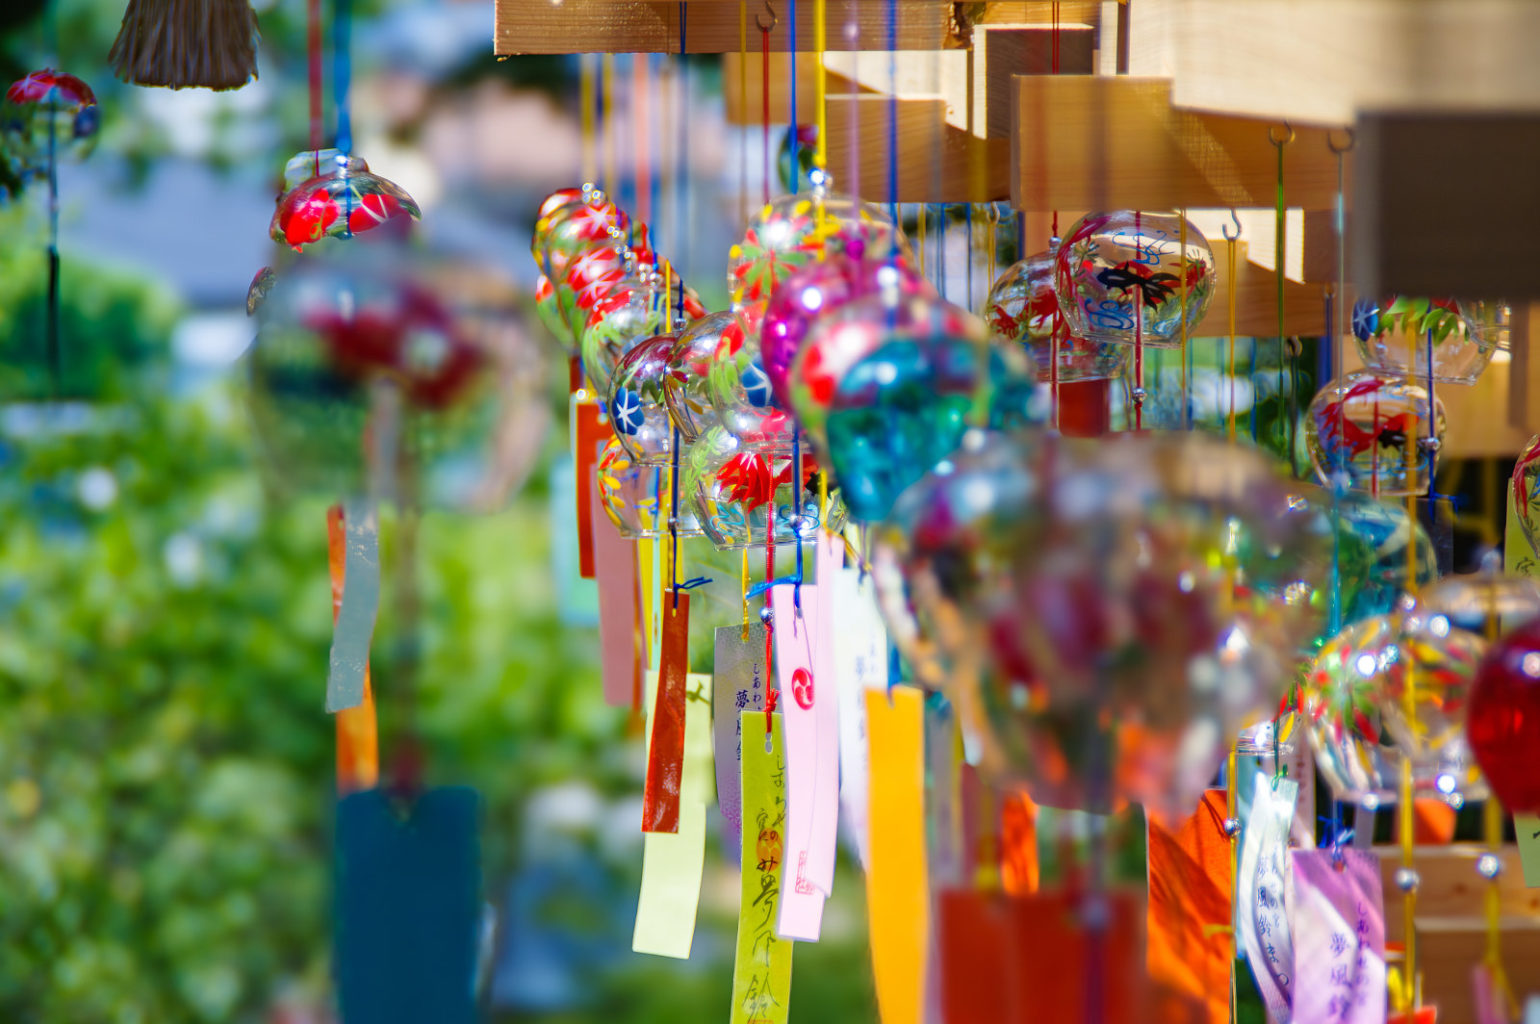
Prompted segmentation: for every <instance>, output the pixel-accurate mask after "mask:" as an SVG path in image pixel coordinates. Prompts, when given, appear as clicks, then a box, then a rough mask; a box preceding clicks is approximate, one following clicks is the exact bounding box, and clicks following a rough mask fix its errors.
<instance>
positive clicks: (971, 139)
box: [829, 95, 1010, 203]
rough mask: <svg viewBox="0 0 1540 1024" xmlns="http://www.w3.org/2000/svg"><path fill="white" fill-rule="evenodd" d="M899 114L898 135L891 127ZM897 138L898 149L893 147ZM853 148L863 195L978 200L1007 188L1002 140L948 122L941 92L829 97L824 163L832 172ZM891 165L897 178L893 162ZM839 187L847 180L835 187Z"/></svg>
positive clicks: (991, 198)
mask: <svg viewBox="0 0 1540 1024" xmlns="http://www.w3.org/2000/svg"><path fill="white" fill-rule="evenodd" d="M895 109H896V113H897V131H896V134H890V126H892V125H893V124H894V120H893V113H894V111H895ZM895 142H896V146H897V149H896V152H895V150H894V148H893V146H894V143H895ZM852 146H855V147H859V148H858V150H857V153H856V157H857V159H856V163H857V166H858V169H859V174H860V182H859V186H858V191H859V193H860V195H861V197H862V198H863V199H867V200H870V201H872V202H879V203H886V202H891V201H893V200H894V198H895V196H894V194H893V187H892V186H893V184H894V183H895V182H896V184H897V188H898V191H897V196H896V199H897V201H898V202H901V203H922V202H928V203H982V202H993V201H995V200H999V199H1004V198H1005V196H1006V195H1007V193H1008V192H1009V190H1010V181H1009V174H1008V172H1009V164H1008V162H1007V160H1006V154H1007V152H1008V144H1007V143H1006V142H1005V141H1004V140H999V139H988V140H986V139H980V138H977V137H975V136H973V135H970V134H969V133H967V132H965V131H961V130H959V129H957V128H954V127H952V126H951V125H949V124H947V123H946V102H945V101H944V100H941V99H939V98H933V99H914V100H899V101H897V102H896V103H894V102H892V101H891V100H889V99H888V97H886V96H875V95H873V96H865V95H863V96H857V97H856V98H855V102H853V103H852V102H850V98H849V97H845V98H843V99H841V100H840V101H838V102H831V103H830V104H829V165H830V166H831V167H832V168H834V171H835V173H836V174H837V175H838V174H839V173H840V172H841V171H842V169H843V168H845V167H847V166H848V165H849V164H850V162H851V158H850V152H851V147H852ZM895 164H896V167H897V174H896V178H895V177H890V174H891V169H892V168H893V167H894V166H895ZM841 187H842V188H844V187H846V186H841Z"/></svg>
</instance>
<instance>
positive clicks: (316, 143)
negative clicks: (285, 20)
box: [305, 0, 326, 175]
mask: <svg viewBox="0 0 1540 1024" xmlns="http://www.w3.org/2000/svg"><path fill="white" fill-rule="evenodd" d="M305 6H306V12H305V35H306V50H307V54H308V64H309V77H310V148H311V150H312V151H313V152H314V153H315V173H316V174H317V175H319V174H320V173H321V146H322V145H323V143H324V139H325V133H326V129H325V126H324V123H323V119H322V114H321V90H322V88H323V86H322V79H321V58H322V45H323V44H322V41H321V40H322V37H321V0H307V3H306V5H305Z"/></svg>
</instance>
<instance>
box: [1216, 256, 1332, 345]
mask: <svg viewBox="0 0 1540 1024" xmlns="http://www.w3.org/2000/svg"><path fill="white" fill-rule="evenodd" d="M1209 244H1210V245H1211V246H1213V249H1214V264H1215V270H1216V271H1217V272H1218V278H1219V280H1218V283H1217V285H1216V286H1215V288H1214V298H1213V301H1212V302H1210V303H1209V307H1208V312H1207V313H1206V314H1205V315H1204V317H1203V319H1202V320H1201V321H1200V322H1199V323H1198V326H1197V327H1195V328H1194V329H1193V330H1192V336H1193V337H1195V338H1198V337H1218V336H1221V335H1226V334H1229V333H1230V308H1229V302H1230V267H1229V260H1228V259H1227V256H1226V253H1225V247H1226V245H1227V244H1228V243H1226V242H1225V240H1224V239H1223V238H1211V239H1209ZM1235 249H1236V253H1235V276H1236V283H1237V291H1236V293H1235V333H1236V334H1237V335H1239V336H1241V337H1257V338H1275V337H1277V336H1278V278H1277V276H1276V275H1275V274H1274V273H1273V272H1272V271H1271V270H1268V269H1267V268H1266V267H1263V266H1259V265H1258V264H1256V263H1253V262H1252V261H1251V260H1250V259H1249V258H1248V254H1247V247H1246V243H1245V241H1244V240H1242V241H1239V242H1237V243H1235ZM1321 309H1322V306H1321V289H1320V287H1319V286H1317V285H1309V284H1303V283H1301V282H1299V281H1294V280H1291V279H1289V278H1287V277H1285V278H1284V280H1283V333H1284V336H1285V337H1295V336H1300V335H1303V336H1306V337H1311V336H1314V335H1318V334H1320V333H1321V324H1322V322H1323V320H1324V314H1323V313H1322V312H1321Z"/></svg>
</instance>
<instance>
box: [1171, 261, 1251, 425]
mask: <svg viewBox="0 0 1540 1024" xmlns="http://www.w3.org/2000/svg"><path fill="white" fill-rule="evenodd" d="M1227 241H1228V242H1229V243H1230V422H1229V429H1230V443H1231V444H1234V443H1235V374H1236V372H1237V371H1238V370H1239V369H1240V368H1239V367H1238V366H1237V365H1236V363H1235V286H1236V281H1235V239H1233V238H1230V239H1227ZM1183 323H1186V320H1185V319H1184V320H1183Z"/></svg>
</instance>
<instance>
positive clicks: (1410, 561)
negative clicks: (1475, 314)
mask: <svg viewBox="0 0 1540 1024" xmlns="http://www.w3.org/2000/svg"><path fill="white" fill-rule="evenodd" d="M1429 397H1430V398H1431V397H1432V396H1431V395H1430V396H1429ZM1406 462H1407V492H1408V493H1407V495H1406V518H1407V521H1408V522H1409V523H1410V529H1409V530H1408V531H1407V541H1406V592H1407V593H1408V594H1410V595H1411V596H1412V597H1413V598H1415V597H1416V596H1417V496H1416V494H1415V492H1416V490H1417V437H1416V436H1415V434H1414V435H1413V436H1410V437H1408V438H1407V440H1406ZM1401 713H1402V714H1403V715H1404V716H1405V717H1406V728H1407V731H1408V733H1409V734H1410V735H1412V736H1416V735H1417V659H1416V658H1407V659H1406V689H1405V690H1404V691H1403V692H1402V694H1401ZM1413 799H1414V798H1413V788H1412V758H1411V755H1410V754H1408V755H1405V756H1403V757H1402V758H1401V808H1400V810H1401V815H1400V817H1401V828H1400V831H1401V867H1402V868H1404V869H1406V870H1407V871H1411V870H1414V869H1413V867H1412V864H1413V861H1414V860H1415V848H1416V836H1415V831H1416V821H1417V815H1416V809H1415V806H1414V804H1413ZM1404 920H1405V921H1406V963H1405V971H1404V976H1403V979H1402V983H1403V989H1402V992H1403V998H1404V1000H1405V1004H1406V1006H1407V1009H1408V1012H1409V1013H1411V1014H1415V1013H1416V1010H1417V887H1416V886H1415V885H1414V886H1412V887H1410V888H1408V889H1407V890H1406V910H1405V918H1404Z"/></svg>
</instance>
